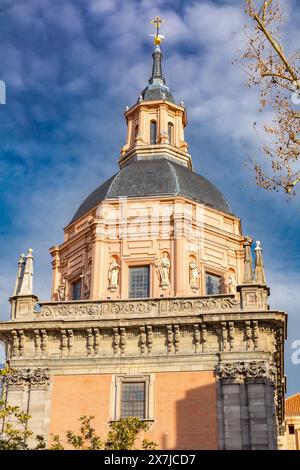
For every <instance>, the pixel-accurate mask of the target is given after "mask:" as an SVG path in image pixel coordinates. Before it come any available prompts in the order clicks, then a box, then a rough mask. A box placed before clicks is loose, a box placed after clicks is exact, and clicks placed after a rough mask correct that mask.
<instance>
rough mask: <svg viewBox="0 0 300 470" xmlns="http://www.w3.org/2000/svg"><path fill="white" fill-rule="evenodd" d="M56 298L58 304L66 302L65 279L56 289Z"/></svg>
mask: <svg viewBox="0 0 300 470" xmlns="http://www.w3.org/2000/svg"><path fill="white" fill-rule="evenodd" d="M57 297H58V300H59V302H64V301H65V300H66V281H65V279H64V280H63V282H62V283H61V284H59V285H58V287H57Z"/></svg>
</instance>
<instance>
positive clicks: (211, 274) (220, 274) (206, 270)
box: [204, 269, 224, 297]
mask: <svg viewBox="0 0 300 470" xmlns="http://www.w3.org/2000/svg"><path fill="white" fill-rule="evenodd" d="M206 276H213V277H218V278H219V279H221V278H222V277H224V274H222V273H219V272H213V271H211V270H210V269H204V290H205V295H207V296H209V297H211V296H212V295H224V294H221V293H220V292H218V293H217V294H208V293H207V286H206Z"/></svg>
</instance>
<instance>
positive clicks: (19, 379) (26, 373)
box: [5, 368, 50, 390]
mask: <svg viewBox="0 0 300 470" xmlns="http://www.w3.org/2000/svg"><path fill="white" fill-rule="evenodd" d="M5 383H6V385H7V387H8V388H9V390H24V389H25V388H27V387H29V388H30V389H31V390H47V388H48V386H49V384H50V373H49V369H42V368H37V369H18V370H14V371H13V373H12V374H10V375H8V376H7V377H6V378H5Z"/></svg>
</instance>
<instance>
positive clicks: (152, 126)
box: [150, 121, 157, 145]
mask: <svg viewBox="0 0 300 470" xmlns="http://www.w3.org/2000/svg"><path fill="white" fill-rule="evenodd" d="M156 133H157V126H156V121H151V123H150V145H154V144H156Z"/></svg>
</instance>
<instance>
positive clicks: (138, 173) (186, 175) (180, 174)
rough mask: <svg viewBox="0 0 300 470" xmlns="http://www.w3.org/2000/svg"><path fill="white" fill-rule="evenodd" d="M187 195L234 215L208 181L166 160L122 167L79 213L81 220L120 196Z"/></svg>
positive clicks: (135, 163) (141, 161) (91, 196)
mask: <svg viewBox="0 0 300 470" xmlns="http://www.w3.org/2000/svg"><path fill="white" fill-rule="evenodd" d="M151 196H184V197H186V198H188V199H191V200H193V201H196V202H200V203H202V204H205V205H207V206H209V207H212V208H213V209H217V210H218V211H221V212H225V213H227V214H232V211H231V209H230V207H229V205H228V203H227V201H226V200H225V198H224V196H223V195H222V193H221V192H220V191H219V190H218V189H217V188H216V187H215V186H214V185H213V184H212V183H211V182H210V181H208V180H207V179H206V178H203V176H200V175H198V174H197V173H194V172H193V171H191V170H189V169H188V168H186V167H184V166H183V165H180V164H178V163H175V162H173V161H170V160H168V159H166V158H161V159H153V160H152V159H151V160H139V161H136V162H132V163H130V164H129V165H127V166H125V167H123V168H121V170H120V171H119V172H118V173H116V174H115V175H114V176H112V177H111V178H110V179H109V180H107V181H106V182H105V183H103V184H102V185H100V186H99V187H98V188H97V189H95V191H93V192H92V193H91V194H90V195H89V196H88V197H87V198H86V199H85V200H84V201H83V203H82V204H81V206H80V207H79V208H78V210H77V211H76V213H75V215H74V217H73V219H72V221H71V223H72V222H74V221H75V220H77V219H79V218H80V217H82V216H83V215H84V214H86V213H87V212H88V211H90V210H91V209H93V208H95V207H96V206H97V205H98V204H99V203H100V202H101V201H104V200H109V199H114V198H118V197H128V198H130V197H141V198H144V197H151Z"/></svg>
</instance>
